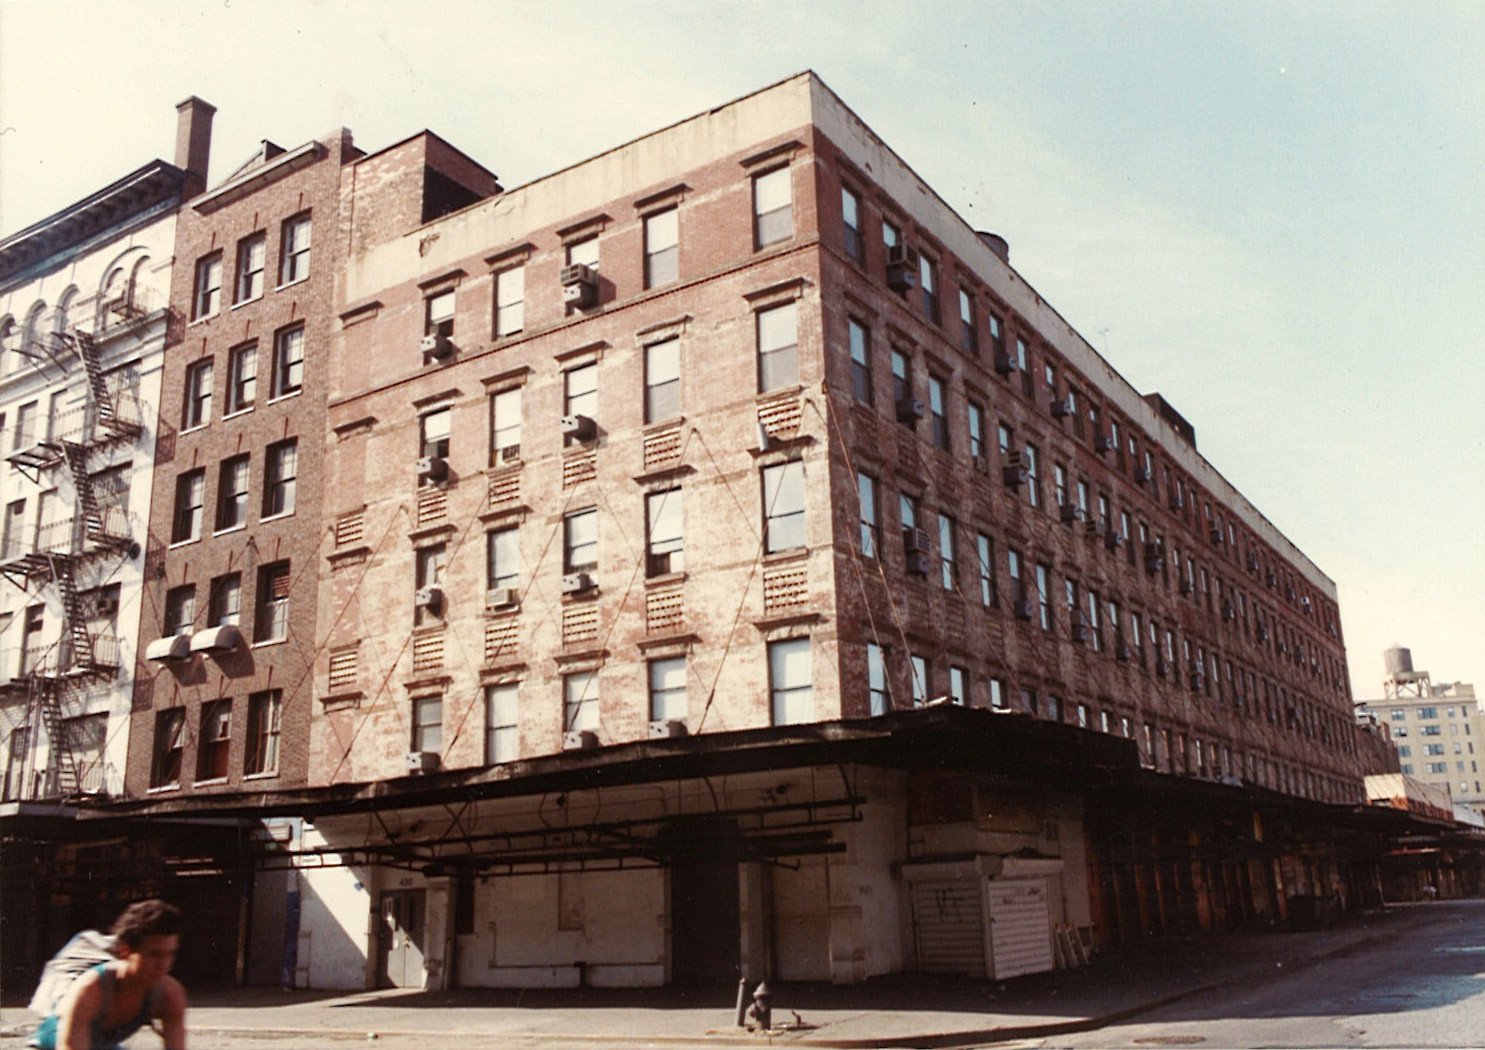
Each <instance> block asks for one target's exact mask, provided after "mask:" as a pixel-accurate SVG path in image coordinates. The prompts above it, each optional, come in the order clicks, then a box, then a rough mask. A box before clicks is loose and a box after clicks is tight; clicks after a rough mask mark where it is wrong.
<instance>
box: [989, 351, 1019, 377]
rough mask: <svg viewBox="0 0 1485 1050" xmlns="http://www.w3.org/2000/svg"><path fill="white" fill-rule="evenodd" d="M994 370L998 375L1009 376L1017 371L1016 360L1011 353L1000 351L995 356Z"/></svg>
mask: <svg viewBox="0 0 1485 1050" xmlns="http://www.w3.org/2000/svg"><path fill="white" fill-rule="evenodd" d="M994 368H995V374H996V375H1002V376H1008V375H1010V374H1011V373H1012V372H1014V371H1015V370H1016V358H1015V357H1014V356H1013V355H1012V354H1011V353H1010V352H1009V351H1006V350H1001V351H998V352H997V353H996V355H995V361H994Z"/></svg>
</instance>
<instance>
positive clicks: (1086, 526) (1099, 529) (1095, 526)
mask: <svg viewBox="0 0 1485 1050" xmlns="http://www.w3.org/2000/svg"><path fill="white" fill-rule="evenodd" d="M1108 528H1109V527H1108V525H1107V524H1106V523H1105V522H1104V521H1103V520H1102V519H1101V518H1089V519H1088V520H1087V521H1085V522H1083V535H1084V536H1087V537H1088V538H1089V539H1090V540H1101V539H1103V536H1104V533H1106V532H1107V531H1108Z"/></svg>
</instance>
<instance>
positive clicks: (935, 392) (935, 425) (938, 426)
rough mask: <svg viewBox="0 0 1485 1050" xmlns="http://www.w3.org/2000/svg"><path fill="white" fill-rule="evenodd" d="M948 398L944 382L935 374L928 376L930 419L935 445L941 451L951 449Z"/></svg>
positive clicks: (930, 428)
mask: <svg viewBox="0 0 1485 1050" xmlns="http://www.w3.org/2000/svg"><path fill="white" fill-rule="evenodd" d="M947 400H948V398H947V395H946V394H945V393H944V381H943V380H942V379H940V378H939V377H938V376H936V375H934V374H933V373H931V372H930V373H929V374H928V419H929V424H930V426H929V430H930V433H931V436H932V438H933V443H934V445H936V446H937V447H939V448H941V449H948V447H949V420H948V417H947V415H946V414H945V413H946V407H945V405H946V402H947Z"/></svg>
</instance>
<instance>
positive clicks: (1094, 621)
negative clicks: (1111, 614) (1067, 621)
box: [1088, 590, 1103, 653]
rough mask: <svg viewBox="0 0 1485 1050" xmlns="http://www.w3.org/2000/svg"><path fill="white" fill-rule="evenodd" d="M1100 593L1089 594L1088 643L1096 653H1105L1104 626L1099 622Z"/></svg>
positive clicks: (1091, 591)
mask: <svg viewBox="0 0 1485 1050" xmlns="http://www.w3.org/2000/svg"><path fill="white" fill-rule="evenodd" d="M1099 605H1100V600H1099V597H1098V592H1097V591H1094V590H1090V591H1089V592H1088V641H1089V644H1090V645H1092V646H1093V651H1094V652H1095V653H1101V652H1103V626H1102V623H1101V622H1100V620H1099Z"/></svg>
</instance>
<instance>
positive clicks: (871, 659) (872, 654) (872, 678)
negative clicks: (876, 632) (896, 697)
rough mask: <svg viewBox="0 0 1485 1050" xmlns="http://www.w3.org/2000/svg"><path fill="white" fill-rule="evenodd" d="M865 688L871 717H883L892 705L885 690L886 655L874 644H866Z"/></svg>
mask: <svg viewBox="0 0 1485 1050" xmlns="http://www.w3.org/2000/svg"><path fill="white" fill-rule="evenodd" d="M866 688H867V691H868V693H869V694H870V699H871V713H872V716H873V717H875V716H877V715H885V714H886V713H887V709H888V708H889V707H890V706H891V704H892V701H891V696H890V694H889V693H888V690H887V654H886V651H885V650H883V649H882V647H881V646H880V645H877V644H876V643H875V642H867V643H866Z"/></svg>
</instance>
